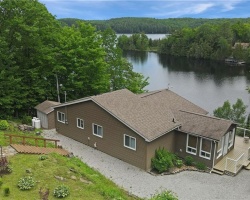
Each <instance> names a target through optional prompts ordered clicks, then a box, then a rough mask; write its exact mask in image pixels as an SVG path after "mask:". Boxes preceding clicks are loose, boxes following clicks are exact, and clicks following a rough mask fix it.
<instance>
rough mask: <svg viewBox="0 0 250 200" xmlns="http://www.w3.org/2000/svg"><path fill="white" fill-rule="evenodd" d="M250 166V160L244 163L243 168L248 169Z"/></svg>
mask: <svg viewBox="0 0 250 200" xmlns="http://www.w3.org/2000/svg"><path fill="white" fill-rule="evenodd" d="M249 166H250V161H249V160H246V161H245V162H244V163H243V167H245V168H247V167H249Z"/></svg>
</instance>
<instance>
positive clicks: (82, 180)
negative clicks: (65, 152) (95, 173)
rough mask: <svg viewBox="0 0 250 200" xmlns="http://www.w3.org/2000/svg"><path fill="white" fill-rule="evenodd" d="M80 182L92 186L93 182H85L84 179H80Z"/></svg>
mask: <svg viewBox="0 0 250 200" xmlns="http://www.w3.org/2000/svg"><path fill="white" fill-rule="evenodd" d="M80 181H81V182H82V183H86V184H92V182H91V181H88V180H85V179H84V178H80Z"/></svg>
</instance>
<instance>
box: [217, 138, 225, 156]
mask: <svg viewBox="0 0 250 200" xmlns="http://www.w3.org/2000/svg"><path fill="white" fill-rule="evenodd" d="M220 141H221V148H220V149H217V154H218V155H217V159H218V158H219V157H221V156H222V149H223V146H224V137H222V138H221V140H220ZM218 144H219V142H218V143H217V148H218Z"/></svg>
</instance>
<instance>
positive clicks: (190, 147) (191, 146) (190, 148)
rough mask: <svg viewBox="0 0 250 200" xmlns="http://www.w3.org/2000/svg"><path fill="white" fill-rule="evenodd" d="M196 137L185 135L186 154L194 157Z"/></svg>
mask: <svg viewBox="0 0 250 200" xmlns="http://www.w3.org/2000/svg"><path fill="white" fill-rule="evenodd" d="M197 139H198V138H197V137H196V136H193V135H187V148H186V151H187V152H188V153H191V154H194V155H196V152H197Z"/></svg>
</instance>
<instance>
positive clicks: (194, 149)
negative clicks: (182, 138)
mask: <svg viewBox="0 0 250 200" xmlns="http://www.w3.org/2000/svg"><path fill="white" fill-rule="evenodd" d="M194 137H196V136H194ZM188 140H189V134H187V144H186V152H187V153H190V154H193V155H196V154H197V143H198V137H196V148H194V147H190V146H188ZM189 149H190V150H191V151H190V150H189ZM192 150H193V151H195V152H192Z"/></svg>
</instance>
